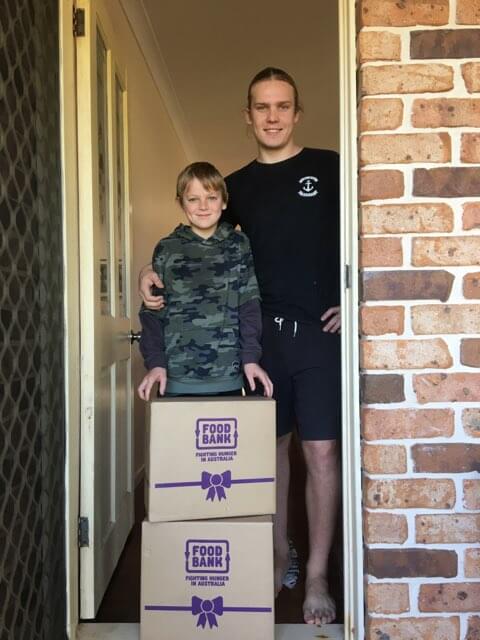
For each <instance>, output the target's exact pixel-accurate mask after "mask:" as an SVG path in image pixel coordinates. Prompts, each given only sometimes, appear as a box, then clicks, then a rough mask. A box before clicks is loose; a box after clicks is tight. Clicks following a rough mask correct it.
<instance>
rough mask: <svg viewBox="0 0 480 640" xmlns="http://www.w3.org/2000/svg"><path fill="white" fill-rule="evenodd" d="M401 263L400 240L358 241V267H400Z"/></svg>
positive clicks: (370, 239)
mask: <svg viewBox="0 0 480 640" xmlns="http://www.w3.org/2000/svg"><path fill="white" fill-rule="evenodd" d="M402 263H403V253H402V241H401V239H400V238H362V239H361V240H360V266H362V267H401V266H402Z"/></svg>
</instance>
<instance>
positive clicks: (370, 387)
mask: <svg viewBox="0 0 480 640" xmlns="http://www.w3.org/2000/svg"><path fill="white" fill-rule="evenodd" d="M360 382H361V393H362V402H364V403H365V404H376V403H379V404H383V403H388V402H403V400H405V393H404V390H403V376H399V375H395V374H386V375H362V376H361V380H360Z"/></svg>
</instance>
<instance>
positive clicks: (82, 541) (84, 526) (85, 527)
mask: <svg viewBox="0 0 480 640" xmlns="http://www.w3.org/2000/svg"><path fill="white" fill-rule="evenodd" d="M78 546H79V547H89V546H90V535H89V524H88V518H82V517H80V518H78Z"/></svg>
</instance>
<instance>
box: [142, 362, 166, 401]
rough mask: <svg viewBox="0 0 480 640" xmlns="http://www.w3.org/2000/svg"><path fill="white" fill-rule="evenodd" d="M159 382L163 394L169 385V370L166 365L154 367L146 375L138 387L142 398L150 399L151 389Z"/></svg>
mask: <svg viewBox="0 0 480 640" xmlns="http://www.w3.org/2000/svg"><path fill="white" fill-rule="evenodd" d="M157 382H158V388H159V391H160V395H161V396H163V395H164V394H165V388H166V386H167V370H166V369H165V368H164V367H154V368H153V369H150V371H149V372H148V373H147V375H146V376H145V377H144V379H143V380H142V382H141V383H140V385H139V387H138V395H139V396H140V398H141V399H142V400H149V399H150V391H151V390H152V387H153V386H154V384H156V383H157Z"/></svg>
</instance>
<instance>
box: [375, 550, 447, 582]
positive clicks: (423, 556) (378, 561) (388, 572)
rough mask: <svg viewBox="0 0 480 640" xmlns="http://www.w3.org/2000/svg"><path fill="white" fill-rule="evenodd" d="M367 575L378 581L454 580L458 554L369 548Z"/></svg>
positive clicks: (439, 551)
mask: <svg viewBox="0 0 480 640" xmlns="http://www.w3.org/2000/svg"><path fill="white" fill-rule="evenodd" d="M366 564H367V567H366V570H367V573H368V574H369V575H371V576H375V577H376V578H418V577H423V578H454V577H455V576H456V575H457V571H458V564H457V554H456V553H455V551H446V550H431V551H430V550H428V549H369V550H368V551H367V559H366Z"/></svg>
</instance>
